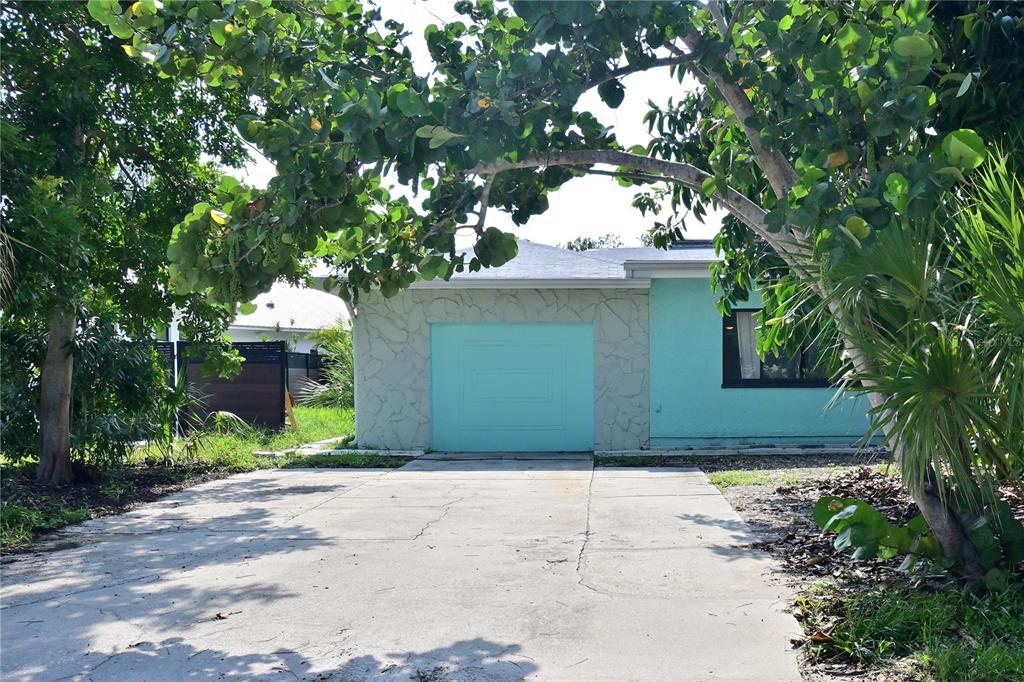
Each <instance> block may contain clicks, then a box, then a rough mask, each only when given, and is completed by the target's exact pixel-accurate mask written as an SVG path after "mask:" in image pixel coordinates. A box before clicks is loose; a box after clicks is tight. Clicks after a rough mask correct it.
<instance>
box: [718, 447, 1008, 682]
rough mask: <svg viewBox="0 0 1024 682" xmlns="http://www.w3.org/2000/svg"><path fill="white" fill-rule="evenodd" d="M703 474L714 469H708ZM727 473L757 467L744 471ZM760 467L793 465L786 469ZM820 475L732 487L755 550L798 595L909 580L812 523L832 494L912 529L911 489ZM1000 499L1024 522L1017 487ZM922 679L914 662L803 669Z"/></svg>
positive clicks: (858, 472) (810, 673) (835, 676)
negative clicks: (820, 586) (843, 546)
mask: <svg viewBox="0 0 1024 682" xmlns="http://www.w3.org/2000/svg"><path fill="white" fill-rule="evenodd" d="M766 459H771V458H766ZM744 464H745V463H744ZM766 464H767V462H766ZM843 464H846V462H843ZM776 465H779V462H777V461H776ZM789 466H793V465H789ZM797 466H799V465H797ZM702 468H705V470H709V468H707V467H703V466H702ZM721 468H722V469H729V468H754V467H746V466H745V465H744V467H736V466H724V467H721ZM760 468H763V469H776V468H781V469H785V468H787V467H786V465H782V466H764V467H760ZM812 468H813V467H812ZM818 471H820V474H819V475H817V476H814V477H811V478H809V479H808V480H806V481H804V482H801V483H798V484H785V485H778V486H764V485H742V486H732V487H729V488H726V489H725V490H724V491H723V494H724V495H725V497H726V498H727V499H728V500H729V502H730V503H731V504H732V505H733V507H734V508H735V509H736V511H737V512H739V514H740V516H742V517H743V519H744V520H745V521H746V522H747V523H748V524H749V525H750V526H751V528H752V529H753V530H754V531H755V533H756V534H757V535H758V536H760V537H761V538H762V539H761V540H760V541H758V542H756V543H754V546H755V547H757V548H758V549H762V550H764V551H767V552H768V553H769V554H771V555H772V556H773V557H775V558H776V559H777V561H778V563H779V567H780V569H781V574H782V579H783V580H784V581H785V582H787V583H788V584H789V585H790V586H791V587H792V588H794V589H796V590H803V589H806V588H807V587H808V586H809V585H810V584H811V583H813V582H816V581H822V580H824V581H826V583H827V584H829V585H831V586H833V588H834V589H835V590H836V591H837V593H847V594H852V593H856V592H861V591H864V590H872V589H879V588H881V589H885V588H888V587H889V586H891V585H896V584H899V583H901V582H904V581H905V580H906V578H907V575H906V573H904V572H902V571H900V570H899V565H900V564H901V563H902V557H895V558H893V559H889V560H878V559H874V560H868V561H854V560H853V559H851V558H850V556H849V554H848V553H844V552H838V551H836V549H835V548H834V547H833V546H832V542H833V540H834V539H835V536H834V535H832V534H829V535H823V534H822V533H821V530H820V529H819V528H818V525H817V524H816V523H815V522H814V520H813V519H812V518H811V509H812V507H813V505H814V503H815V502H816V501H817V500H818V499H820V498H821V497H824V496H827V495H831V496H835V497H846V498H855V499H861V500H864V501H866V502H868V503H869V504H871V505H872V506H873V507H874V508H875V509H877V510H878V511H880V512H881V513H882V514H883V515H884V516H885V517H886V518H887V519H889V521H891V522H893V523H898V524H900V525H903V524H906V523H907V522H908V521H909V520H910V519H912V518H913V517H915V516H916V515H917V514H918V509H917V505H916V504H914V502H913V501H912V500H911V499H910V497H909V496H908V495H907V494H906V492H905V491H904V490H903V488H902V485H901V484H900V479H899V477H898V476H892V475H886V474H885V473H881V472H879V471H876V470H875V469H873V468H869V467H866V466H865V467H861V468H857V469H853V470H846V471H844V472H843V473H830V472H829V471H828V469H820V470H818ZM1000 493H1001V496H1002V497H1003V499H1005V500H1006V501H1007V502H1008V503H1009V504H1010V507H1011V509H1013V511H1014V514H1015V516H1017V518H1021V519H1024V496H1022V495H1021V494H1020V492H1019V491H1017V490H1014V489H1012V488H1009V487H1006V488H1003V489H1002V490H1001V491H1000ZM917 580H920V581H921V583H922V584H921V585H920V587H922V588H924V589H929V588H930V587H937V586H938V585H940V584H943V583H948V581H949V578H948V577H946V576H934V577H931V578H924V577H918V578H917ZM929 581H934V582H935V584H934V585H929V584H928V582H929ZM833 606H834V607H835V608H836V609H837V612H836V614H835V617H836V618H841V617H842V613H841V611H842V610H843V602H842V600H841V599H838V598H837V599H835V600H834V604H833ZM794 615H795V616H796V617H797V618H798V619H802V617H805V616H804V615H803V614H802V613H801V612H800V609H799V608H796V609H795V611H794ZM815 634H816V633H809V637H811V638H813V637H814V636H815ZM803 644H804V642H803V641H802V640H797V641H794V645H795V646H801V645H803ZM805 662H806V661H805ZM918 673H919V671H918V670H916V666H915V665H913V664H912V662H910V661H909V660H908V661H893V662H890V663H889V664H888V665H886V666H882V667H880V668H873V667H871V666H865V665H864V664H862V663H858V662H856V661H849V660H845V659H843V657H838V658H836V659H834V660H830V661H827V662H819V663H816V664H813V665H806V666H805V667H804V668H803V674H804V677H805V679H806V680H814V681H816V682H817V681H820V682H825V681H835V680H846V679H856V680H857V681H858V682H882V681H883V680H885V681H886V682H904V681H906V682H909V681H910V680H919V679H920V676H919V674H918Z"/></svg>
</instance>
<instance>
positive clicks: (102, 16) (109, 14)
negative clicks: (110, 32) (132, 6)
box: [85, 0, 121, 24]
mask: <svg viewBox="0 0 1024 682" xmlns="http://www.w3.org/2000/svg"><path fill="white" fill-rule="evenodd" d="M85 8H86V10H88V12H89V16H90V17H92V18H93V19H95V20H96V21H98V22H100V23H102V24H109V23H110V21H111V19H113V18H114V17H115V16H117V15H118V14H120V13H121V5H119V4H118V2H117V0H89V2H87V3H86V4H85Z"/></svg>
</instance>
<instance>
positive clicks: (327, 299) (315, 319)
mask: <svg viewBox="0 0 1024 682" xmlns="http://www.w3.org/2000/svg"><path fill="white" fill-rule="evenodd" d="M253 303H254V304H256V311H255V312H253V313H250V314H249V315H238V316H237V317H236V318H235V319H234V321H233V322H232V323H231V327H232V328H237V329H273V330H276V329H281V330H287V331H299V332H311V331H315V330H317V329H324V328H325V327H331V326H333V325H335V324H336V323H337V322H338V320H339V319H341V320H347V319H348V318H349V315H348V309H347V308H346V307H345V302H344V301H342V300H341V299H340V298H338V297H337V296H335V295H334V294H329V293H327V292H326V291H319V290H317V289H306V288H304V287H296V286H292V285H291V284H288V283H287V282H276V283H274V286H273V287H271V289H270V291H268V292H267V293H265V294H260V295H259V296H257V297H256V298H255V299H254V300H253Z"/></svg>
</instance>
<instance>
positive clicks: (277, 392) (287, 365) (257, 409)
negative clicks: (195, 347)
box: [157, 341, 320, 429]
mask: <svg viewBox="0 0 1024 682" xmlns="http://www.w3.org/2000/svg"><path fill="white" fill-rule="evenodd" d="M231 345H232V346H234V348H235V350H237V351H238V353H239V354H240V355H241V356H242V358H243V362H242V371H241V372H240V373H239V374H237V375H236V376H233V377H231V378H230V379H221V378H219V377H216V376H213V377H210V376H206V375H204V373H203V357H202V356H201V355H200V356H195V357H189V354H188V344H187V343H185V342H183V341H178V342H176V343H169V342H160V343H158V344H157V350H158V352H159V353H160V355H161V356H162V358H163V359H164V362H165V364H166V366H167V369H168V370H169V371H168V376H169V377H171V379H169V381H171V382H174V381H176V380H177V377H178V376H179V374H180V372H181V368H182V367H183V366H184V368H185V369H184V373H185V378H186V380H187V381H189V382H190V383H192V384H194V385H195V386H196V387H197V388H198V389H199V392H200V393H201V394H203V395H204V396H206V399H205V405H204V408H203V412H202V413H201V415H200V416H201V417H203V418H206V417H207V416H208V415H209V414H210V413H212V412H231V413H232V414H235V415H237V416H238V417H239V418H241V419H242V420H244V421H246V422H248V423H249V424H253V425H255V426H263V427H267V428H273V429H277V428H281V427H282V426H283V425H284V423H285V414H284V392H285V388H288V389H289V391H290V392H291V393H293V394H294V393H295V390H296V389H297V388H298V386H299V385H300V383H301V382H300V377H309V378H312V379H314V380H316V379H318V378H319V376H320V359H319V356H317V354H316V353H289V352H288V351H287V349H286V348H285V343H284V341H265V342H255V343H233V344H231ZM186 363H187V364H186ZM172 385H173V384H172Z"/></svg>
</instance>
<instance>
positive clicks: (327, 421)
mask: <svg viewBox="0 0 1024 682" xmlns="http://www.w3.org/2000/svg"><path fill="white" fill-rule="evenodd" d="M295 422H296V424H297V425H298V430H296V431H290V430H287V429H286V430H282V431H269V430H267V429H259V428H254V427H246V426H241V427H239V426H232V427H230V428H228V429H225V430H224V432H222V433H206V434H203V435H202V437H201V438H200V439H199V441H198V445H197V447H196V450H195V452H194V453H192V454H191V455H189V456H187V457H185V459H184V461H187V462H188V463H192V464H206V465H209V466H213V467H217V468H226V469H232V470H235V471H251V470H253V469H267V468H272V467H276V466H281V464H282V462H283V461H284V459H285V458H277V457H273V456H269V455H257V454H254V453H255V452H257V451H265V452H280V451H282V450H287V449H289V448H295V447H299V446H300V445H306V444H307V443H314V442H316V441H321V440H326V439H328V438H334V437H336V436H350V435H352V433H353V432H354V431H355V417H354V413H353V411H352V410H351V409H341V408H333V407H296V408H295ZM183 457H184V456H183ZM162 459H163V457H162V455H161V453H159V452H158V451H157V450H156V448H152V447H150V448H147V449H144V450H142V451H140V452H139V453H138V454H137V456H136V461H139V462H146V463H150V464H156V463H158V462H160V461H162Z"/></svg>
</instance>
